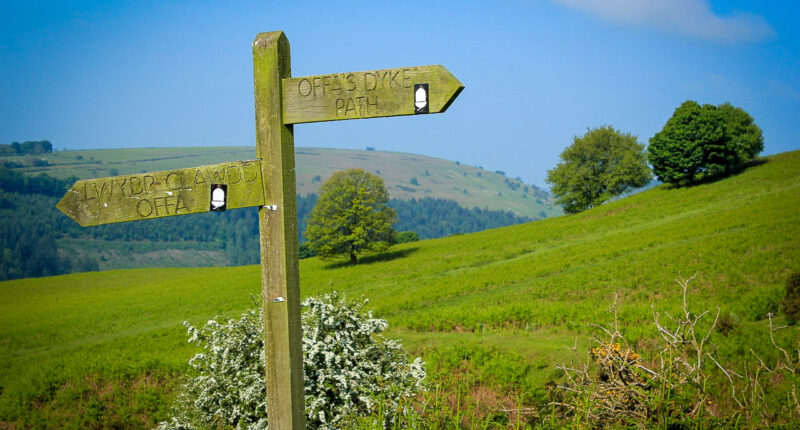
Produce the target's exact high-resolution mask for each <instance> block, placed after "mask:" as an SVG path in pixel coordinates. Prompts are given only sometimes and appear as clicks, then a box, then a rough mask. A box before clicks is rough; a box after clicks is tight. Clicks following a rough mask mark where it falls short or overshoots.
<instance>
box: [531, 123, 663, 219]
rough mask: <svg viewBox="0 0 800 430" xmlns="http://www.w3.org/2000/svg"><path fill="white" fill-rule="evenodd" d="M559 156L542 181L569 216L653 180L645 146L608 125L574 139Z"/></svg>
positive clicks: (627, 134)
mask: <svg viewBox="0 0 800 430" xmlns="http://www.w3.org/2000/svg"><path fill="white" fill-rule="evenodd" d="M560 157H561V162H559V163H558V164H557V165H556V167H555V168H553V169H551V170H548V171H547V178H546V179H545V181H547V183H549V184H550V185H552V190H551V191H552V193H553V195H554V196H555V197H556V200H557V201H558V203H559V204H561V205H562V206H563V207H564V211H566V212H568V213H576V212H580V211H583V210H586V209H589V208H592V207H595V206H598V205H600V204H602V203H603V202H605V201H607V200H608V199H611V198H613V197H615V196H618V195H620V194H623V193H625V192H626V191H628V190H630V189H632V188H637V187H642V186H645V185H647V183H648V182H650V180H651V179H652V175H651V174H650V169H649V168H648V167H647V162H646V160H645V154H644V145H642V144H640V143H639V142H637V137H636V136H634V135H632V134H629V133H622V132H620V131H619V130H616V129H614V128H613V127H611V126H602V127H597V128H593V129H589V130H588V131H587V132H586V134H584V135H583V136H580V137H578V136H576V137H575V138H574V139H573V142H572V145H570V146H568V147H567V148H566V149H565V150H564V152H562V153H561V156H560Z"/></svg>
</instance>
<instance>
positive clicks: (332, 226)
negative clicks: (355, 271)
mask: <svg viewBox="0 0 800 430" xmlns="http://www.w3.org/2000/svg"><path fill="white" fill-rule="evenodd" d="M388 201H389V193H388V192H387V191H386V187H384V185H383V180H382V179H381V178H380V177H379V176H376V175H373V174H372V173H369V172H365V171H364V170H361V169H348V170H343V171H340V172H336V173H334V174H333V176H331V178H330V179H328V180H327V181H325V183H324V184H322V187H321V188H320V196H319V199H318V200H317V204H316V205H315V206H314V209H313V210H312V211H311V214H310V215H309V218H308V224H307V226H306V230H305V233H304V234H305V237H306V238H307V239H308V241H309V245H310V246H311V249H313V250H314V252H315V253H316V254H317V255H319V256H320V257H323V258H331V257H336V256H340V255H346V256H349V257H350V263H351V264H355V263H356V261H357V258H358V255H360V254H365V253H372V252H380V251H385V250H387V249H388V248H389V247H390V246H391V245H392V243H393V240H394V230H393V229H392V224H393V223H394V218H395V214H396V213H395V211H394V210H393V209H392V208H390V207H389V206H388V205H387V203H388Z"/></svg>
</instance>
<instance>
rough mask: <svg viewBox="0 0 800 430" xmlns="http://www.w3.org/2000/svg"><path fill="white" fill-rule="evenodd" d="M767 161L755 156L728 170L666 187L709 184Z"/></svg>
mask: <svg viewBox="0 0 800 430" xmlns="http://www.w3.org/2000/svg"><path fill="white" fill-rule="evenodd" d="M768 162H769V160H768V159H767V158H757V159H755V160H750V161H746V162H744V163H741V164H738V165H736V166H733V167H731V169H730V170H728V171H726V172H719V173H715V174H713V175H706V176H703V177H701V178H700V179H697V180H696V181H694V182H690V183H687V184H681V185H674V184H667V189H678V188H689V187H693V186H695V185H705V184H710V183H712V182H717V181H719V180H721V179H725V178H729V177H731V176H736V175H738V174H740V173H742V172H744V171H745V170H747V169H749V168H751V167H756V166H761V165H762V164H767V163H768Z"/></svg>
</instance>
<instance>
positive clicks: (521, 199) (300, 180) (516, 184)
mask: <svg viewBox="0 0 800 430" xmlns="http://www.w3.org/2000/svg"><path fill="white" fill-rule="evenodd" d="M255 157H256V154H255V148H248V147H235V146H230V147H194V148H136V149H98V150H81V151H60V152H53V153H49V154H38V155H35V156H34V155H20V156H5V157H0V163H2V162H13V163H18V164H19V165H21V166H22V167H19V168H18V169H19V170H20V171H22V172H25V173H27V174H37V173H47V174H48V175H50V176H54V177H57V178H67V177H70V176H77V177H78V178H81V179H85V178H98V177H106V176H116V175H128V174H134V173H140V172H153V171H159V170H170V169H178V168H187V167H194V166H201V165H206V164H216V163H222V162H225V161H237V160H251V159H254V158H255ZM38 159H44V160H46V161H47V165H46V166H42V165H36V164H41V163H37V162H36V161H37V160H38ZM296 165H297V172H296V174H297V192H298V194H300V195H306V194H309V193H316V191H317V189H319V186H320V185H322V182H323V181H325V179H327V178H328V177H330V175H331V174H333V172H335V171H337V170H342V169H347V168H361V169H365V170H368V171H371V172H375V173H378V174H379V175H380V176H381V177H382V178H383V179H384V181H385V182H386V187H387V189H388V190H389V195H390V197H391V198H396V199H405V200H408V199H412V198H417V199H419V198H424V197H433V198H443V199H452V200H455V201H456V202H458V203H459V204H460V205H461V206H464V207H466V208H473V207H478V208H488V209H491V210H506V211H508V210H510V211H513V212H514V213H516V214H517V215H522V216H527V217H530V218H534V219H541V218H546V217H550V216H554V215H560V214H561V213H562V212H561V208H559V207H558V206H556V205H555V203H554V200H553V198H552V197H551V196H550V195H549V194H547V193H546V192H545V191H542V190H540V189H538V188H536V187H534V186H532V185H527V184H524V183H522V182H521V181H520V180H518V179H512V178H507V177H505V176H504V175H501V174H498V173H495V172H489V171H486V170H483V169H481V168H478V167H474V166H468V165H465V164H461V163H458V162H456V161H448V160H443V159H440V158H433V157H426V156H423V155H415V154H405V153H399V152H386V151H359V150H346V149H324V148H297V150H296ZM412 178H415V179H416V180H415V181H413V182H416V184H414V183H412Z"/></svg>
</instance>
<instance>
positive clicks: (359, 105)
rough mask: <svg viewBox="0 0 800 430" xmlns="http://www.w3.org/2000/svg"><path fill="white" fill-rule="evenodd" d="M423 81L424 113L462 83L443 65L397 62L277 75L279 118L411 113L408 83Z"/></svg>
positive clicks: (438, 107)
mask: <svg viewBox="0 0 800 430" xmlns="http://www.w3.org/2000/svg"><path fill="white" fill-rule="evenodd" d="M415 84H428V88H429V103H430V107H429V113H439V112H444V111H445V110H447V108H448V107H449V106H450V104H451V103H453V101H454V100H455V98H456V97H458V94H459V93H460V92H461V91H462V90H463V89H464V85H462V84H461V82H459V81H458V79H456V78H455V76H453V75H452V74H451V73H450V72H449V71H448V70H447V69H445V68H444V67H443V66H438V65H434V66H417V67H401V68H395V69H382V70H374V71H365V72H352V73H336V74H332V75H319V76H306V77H301V78H284V79H283V91H282V93H283V123H284V124H298V123H304V122H320V121H337V120H345V119H359V118H377V117H385V116H399V115H414V85H415Z"/></svg>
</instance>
